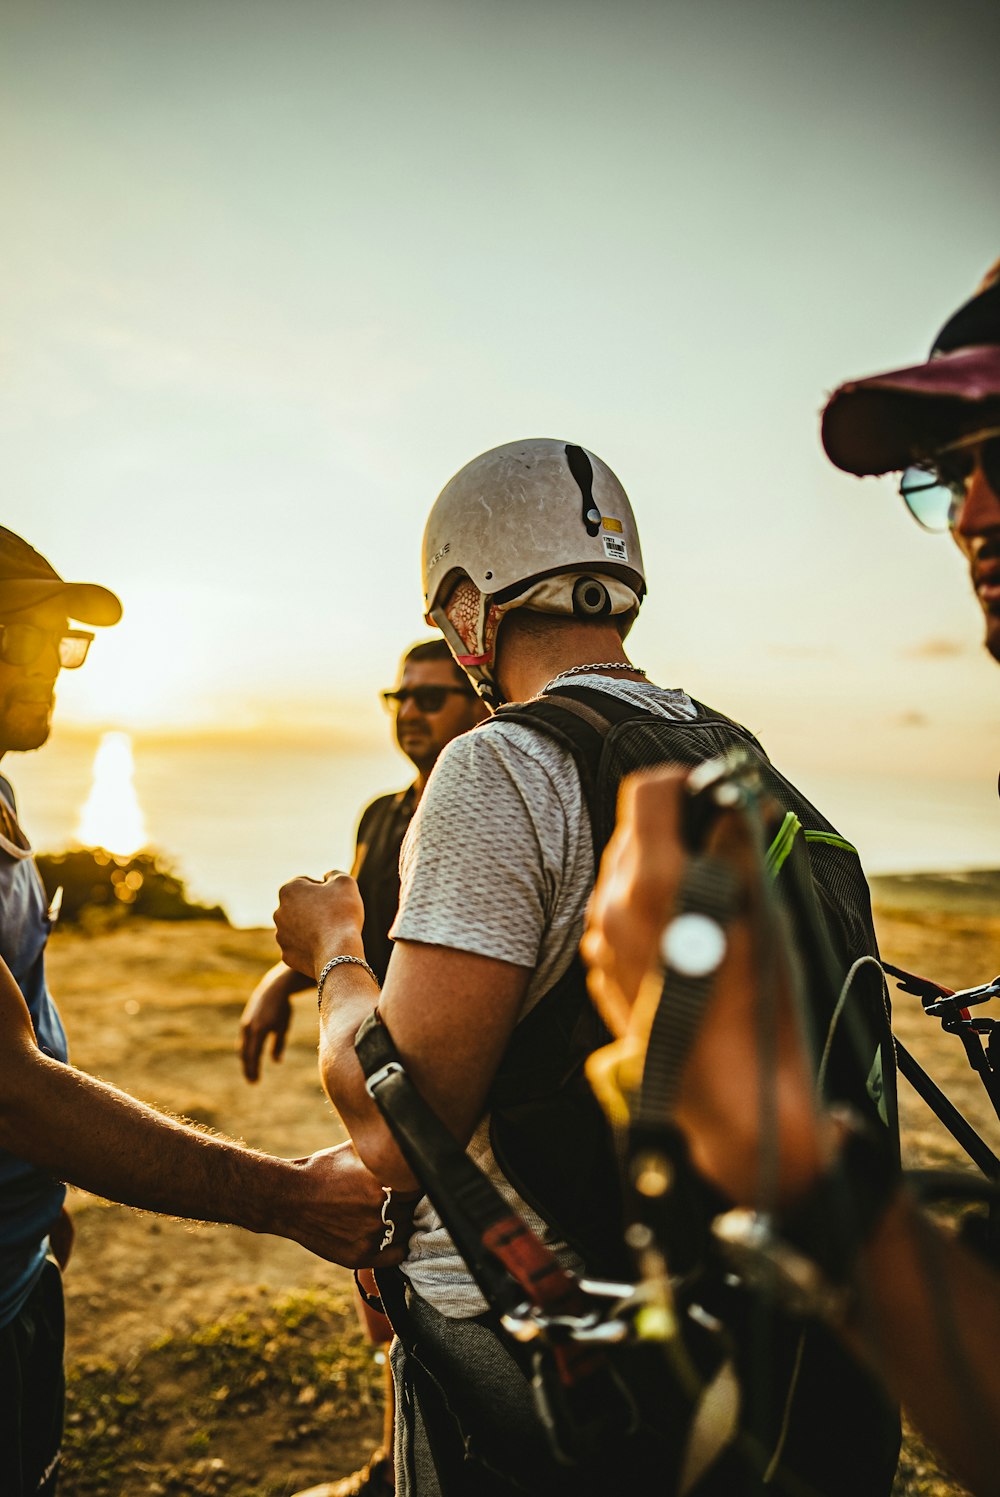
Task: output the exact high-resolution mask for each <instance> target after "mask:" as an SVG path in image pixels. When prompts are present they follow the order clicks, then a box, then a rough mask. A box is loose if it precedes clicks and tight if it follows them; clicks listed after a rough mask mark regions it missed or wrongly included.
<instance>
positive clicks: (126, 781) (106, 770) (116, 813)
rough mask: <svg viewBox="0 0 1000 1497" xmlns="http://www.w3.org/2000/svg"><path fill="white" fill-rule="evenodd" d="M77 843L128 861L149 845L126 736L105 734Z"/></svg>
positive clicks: (133, 764)
mask: <svg viewBox="0 0 1000 1497" xmlns="http://www.w3.org/2000/svg"><path fill="white" fill-rule="evenodd" d="M76 835H77V839H78V841H80V842H82V843H83V844H84V846H86V847H104V848H106V849H107V851H108V852H110V853H114V854H115V855H116V856H117V857H128V856H129V855H130V854H132V853H134V852H137V851H138V850H139V848H140V847H142V846H143V845H144V844H145V841H146V823H145V821H144V819H143V814H142V807H141V806H140V805H139V797H138V796H137V795H136V792H135V763H134V761H133V758H132V740H131V738H130V737H129V735H128V734H127V733H105V734H104V736H103V738H102V739H101V741H100V743H99V744H98V746H97V753H96V754H95V755H94V779H93V783H92V785H91V787H90V794H89V795H88V797H87V800H86V802H85V804H84V806H83V809H82V811H81V812H80V824H79V827H78V828H77V833H76Z"/></svg>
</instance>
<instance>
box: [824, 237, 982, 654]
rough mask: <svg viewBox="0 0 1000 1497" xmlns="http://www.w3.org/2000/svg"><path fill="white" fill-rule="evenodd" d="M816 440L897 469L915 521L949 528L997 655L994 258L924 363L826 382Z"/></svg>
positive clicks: (879, 469) (852, 467) (847, 458)
mask: <svg viewBox="0 0 1000 1497" xmlns="http://www.w3.org/2000/svg"><path fill="white" fill-rule="evenodd" d="M823 445H824V447H825V448H826V451H827V455H828V457H829V458H830V460H831V461H832V462H834V463H835V464H836V465H837V467H838V468H842V469H843V470H844V472H846V473H856V474H858V475H859V476H862V475H864V474H870V473H892V472H897V471H898V472H901V474H902V477H901V480H900V486H899V487H900V493H901V495H902V497H903V499H904V500H905V502H906V504H907V507H908V508H909V510H910V513H911V514H912V515H913V517H914V519H915V520H916V521H917V522H918V524H920V525H922V526H923V527H924V529H926V530H939V531H945V530H950V531H951V533H952V535H953V537H954V539H955V542H956V544H957V545H958V547H959V549H960V550H961V551H962V553H963V554H964V556H965V557H966V559H967V560H968V563H969V571H970V575H971V578H972V586H973V590H974V592H975V594H976V597H977V598H978V600H979V605H980V607H981V608H982V610H983V614H984V617H985V620H986V648H987V649H988V650H989V652H990V654H991V655H992V656H993V657H994V659H996V660H998V661H1000V261H998V262H997V263H996V265H994V266H993V268H992V269H991V270H990V271H989V272H988V273H987V275H986V277H985V278H984V280H983V282H982V284H981V285H980V287H979V290H978V291H977V293H976V295H975V296H974V297H973V298H972V299H971V301H967V302H965V304H964V305H963V306H961V307H960V308H959V309H958V311H957V312H956V313H955V315H954V316H953V317H950V318H949V319H948V321H947V322H946V323H945V325H944V327H943V328H942V329H941V331H940V332H939V333H938V335H937V337H936V338H935V340H934V345H933V347H932V348H931V352H930V357H929V358H928V359H927V361H926V362H925V363H923V364H917V365H916V366H914V367H911V368H906V369H893V370H890V371H889V372H888V373H887V374H875V375H870V376H869V377H868V378H866V379H857V380H850V381H849V382H848V383H847V384H844V385H841V386H840V388H839V389H838V390H835V391H834V393H833V395H832V396H831V397H830V400H829V402H828V404H827V407H826V410H825V411H824V412H823Z"/></svg>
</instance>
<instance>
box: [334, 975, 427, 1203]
mask: <svg viewBox="0 0 1000 1497" xmlns="http://www.w3.org/2000/svg"><path fill="white" fill-rule="evenodd" d="M331 976H332V979H333V980H332V981H331V980H329V979H328V987H327V990H326V991H324V997H323V1007H322V1011H321V1014H320V1045H319V1056H320V1074H321V1076H322V1078H323V1086H324V1087H325V1089H326V1094H327V1096H328V1097H329V1098H330V1101H331V1102H332V1103H333V1105H334V1107H335V1108H336V1109H337V1112H338V1113H339V1115H340V1118H341V1121H342V1122H343V1124H344V1127H345V1128H346V1129H347V1131H348V1133H349V1134H350V1136H351V1140H352V1142H353V1144H354V1146H355V1148H356V1149H357V1151H358V1153H359V1155H360V1156H361V1158H362V1159H363V1160H364V1162H365V1164H366V1165H367V1166H368V1168H369V1169H370V1170H371V1171H372V1173H373V1174H374V1175H375V1176H376V1178H377V1179H379V1180H380V1181H382V1182H383V1183H384V1184H386V1185H391V1186H393V1188H395V1189H402V1190H412V1189H414V1188H415V1187H416V1185H417V1181H416V1180H415V1179H414V1177H413V1175H412V1174H411V1173H410V1172H409V1170H408V1169H407V1168H406V1165H405V1163H404V1162H403V1159H402V1157H401V1155H400V1154H399V1151H398V1149H397V1148H396V1145H395V1143H394V1141H393V1139H392V1135H391V1134H390V1132H389V1130H388V1127H387V1125H386V1123H385V1121H384V1119H383V1118H382V1114H381V1113H380V1112H379V1110H378V1107H377V1106H376V1105H375V1102H374V1101H373V1100H372V1098H371V1097H370V1096H369V1095H368V1093H367V1091H366V1090H365V1079H364V1073H363V1072H362V1070H361V1065H360V1062H359V1061H358V1057H357V1055H356V1054H355V1051H354V1037H355V1035H356V1034H357V1032H358V1030H359V1029H360V1028H361V1025H362V1024H363V1023H364V1021H365V1019H367V1017H368V1015H369V1014H370V1013H371V1011H372V1009H373V1008H374V1007H375V1004H376V1002H377V1000H378V993H377V992H376V991H375V989H374V987H373V985H372V982H371V979H370V978H368V977H367V975H366V974H365V973H364V972H362V971H360V970H359V969H357V968H352V967H351V966H349V965H345V967H344V968H342V969H338V970H337V971H336V972H334V973H333V974H331Z"/></svg>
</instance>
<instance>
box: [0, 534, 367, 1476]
mask: <svg viewBox="0 0 1000 1497" xmlns="http://www.w3.org/2000/svg"><path fill="white" fill-rule="evenodd" d="M71 617H72V618H74V619H79V620H82V621H83V622H84V623H90V624H98V625H109V624H114V623H117V621H118V619H119V618H120V617H121V604H120V603H119V601H118V599H117V598H116V597H115V595H114V594H113V593H111V592H109V591H108V590H107V589H106V588H103V587H98V586H96V585H94V584H91V583H70V582H64V581H63V579H62V578H61V577H60V576H59V574H58V573H57V572H56V571H55V570H54V568H53V567H51V566H50V564H49V563H48V562H47V561H46V560H45V559H44V558H43V557H41V556H40V555H39V554H38V552H37V551H34V550H33V549H32V547H30V546H29V545H28V544H27V543H26V542H25V541H23V540H21V538H20V537H19V536H16V535H14V534H12V532H11V531H9V530H5V529H3V528H2V527H0V757H2V756H3V755H4V754H6V753H8V752H17V753H23V752H26V751H28V750H30V749H37V748H40V747H41V746H42V744H43V743H45V741H46V739H47V738H48V736H49V729H50V726H51V719H52V709H53V705H54V687H55V681H56V677H57V675H58V673H59V671H60V670H61V669H64V670H73V669H75V668H77V667H78V666H81V665H82V664H83V662H84V659H85V657H86V654H87V650H88V648H89V645H90V642H91V640H92V638H93V636H92V635H91V634H90V633H89V632H88V631H86V630H82V629H77V628H70V627H69V618H71ZM49 929H50V921H49V917H48V913H47V911H46V901H45V897H44V892H43V889H42V883H41V880H40V878H39V877H38V872H37V870H36V868H35V865H34V860H33V858H32V853H31V847H30V844H29V842H28V839H27V837H26V836H25V835H24V833H23V831H22V830H21V828H20V826H19V824H18V819H17V811H16V807H15V802H14V795H13V791H12V789H11V787H10V784H9V782H8V781H7V780H6V779H5V778H3V776H0V957H2V960H0V1490H2V1492H3V1494H4V1497H22V1494H25V1497H26V1494H28V1493H36V1492H38V1493H51V1492H54V1491H55V1485H56V1480H57V1475H58V1465H59V1445H60V1438H61V1433H62V1404H63V1373H62V1345H63V1309H62V1285H61V1281H60V1275H59V1269H58V1267H57V1266H56V1264H55V1263H54V1262H53V1261H52V1260H51V1258H50V1257H49V1256H48V1255H49V1253H50V1251H53V1252H55V1253H56V1255H57V1257H58V1258H59V1260H60V1262H64V1261H65V1257H66V1256H67V1255H68V1248H69V1238H70V1232H69V1229H68V1226H67V1225H66V1220H65V1218H64V1216H63V1200H64V1197H65V1193H66V1192H65V1188H64V1186H63V1185H62V1184H61V1183H59V1182H60V1181H61V1180H63V1179H67V1180H70V1181H72V1182H73V1183H75V1184H79V1185H82V1186H83V1187H84V1188H86V1189H88V1190H91V1191H93V1192H94V1193H96V1194H100V1195H104V1196H107V1197H109V1198H110V1199H112V1200H119V1201H123V1202H125V1203H126V1204H128V1205H135V1206H141V1207H144V1208H145V1209H148V1210H153V1211H164V1212H168V1213H170V1214H171V1215H177V1216H186V1217H193V1218H197V1219H202V1220H207V1221H220V1222H231V1223H233V1224H235V1225H240V1226H244V1227H247V1228H249V1229H250V1230H252V1231H259V1232H275V1233H278V1234H280V1235H282V1236H287V1237H291V1238H293V1239H294V1240H295V1241H298V1242H300V1243H302V1244H303V1246H306V1247H308V1248H310V1250H312V1251H314V1252H317V1253H319V1254H320V1255H321V1256H324V1257H327V1258H332V1259H334V1260H335V1261H338V1262H343V1263H349V1264H351V1265H352V1266H353V1265H354V1264H356V1263H366V1264H369V1263H372V1262H377V1261H378V1255H377V1254H376V1253H375V1250H374V1245H375V1243H377V1242H378V1240H379V1238H380V1236H381V1234H382V1231H383V1224H382V1222H381V1219H380V1208H381V1204H382V1200H383V1196H382V1192H381V1189H380V1187H379V1186H378V1185H376V1184H375V1182H374V1181H373V1180H372V1179H371V1177H370V1175H369V1174H368V1172H367V1171H366V1170H365V1169H364V1168H363V1167H362V1166H361V1165H360V1163H359V1162H358V1160H357V1158H356V1156H355V1155H354V1153H353V1151H352V1150H351V1149H350V1148H349V1147H347V1146H342V1147H341V1148H340V1149H334V1150H326V1151H324V1152H323V1153H321V1154H317V1155H313V1156H312V1157H311V1158H310V1159H306V1160H299V1161H290V1160H279V1159H272V1158H271V1157H270V1156H268V1155H266V1154H255V1153H252V1152H251V1151H250V1150H247V1149H243V1148H241V1147H239V1146H238V1145H236V1144H232V1143H230V1142H229V1141H227V1140H225V1139H220V1138H216V1137H209V1136H207V1135H205V1134H203V1133H199V1132H197V1131H196V1130H195V1129H193V1128H186V1127H184V1126H182V1125H180V1124H178V1123H176V1122H174V1121H173V1120H172V1119H170V1118H166V1117H163V1116H162V1115H161V1114H159V1113H156V1112H154V1111H153V1110H152V1109H150V1108H146V1107H144V1106H143V1105H142V1104H141V1103H138V1102H136V1101H134V1099H133V1098H131V1097H129V1096H127V1095H126V1094H125V1093H123V1092H119V1091H116V1090H115V1089H114V1088H113V1087H109V1086H105V1085H104V1084H103V1083H101V1082H98V1081H95V1080H93V1079H92V1078H90V1077H88V1076H84V1075H82V1074H81V1073H80V1072H78V1071H74V1070H73V1069H72V1068H71V1067H70V1066H68V1065H67V1064H65V1062H66V1060H67V1047H66V1036H65V1033H64V1031H63V1027H62V1023H61V1021H60V1018H59V1013H58V1011H57V1009H56V1006H55V1004H54V1002H53V1000H52V997H51V995H50V993H49V991H48V987H47V985H46V980H45V943H46V940H47V937H48V933H49ZM391 1257H392V1254H389V1258H390V1259H391Z"/></svg>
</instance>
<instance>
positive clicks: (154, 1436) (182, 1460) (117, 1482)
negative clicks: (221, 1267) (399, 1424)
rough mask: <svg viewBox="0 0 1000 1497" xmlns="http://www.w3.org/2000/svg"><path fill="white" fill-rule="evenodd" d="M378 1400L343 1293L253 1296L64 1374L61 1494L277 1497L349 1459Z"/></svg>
mask: <svg viewBox="0 0 1000 1497" xmlns="http://www.w3.org/2000/svg"><path fill="white" fill-rule="evenodd" d="M380 1400H381V1392H380V1378H379V1375H378V1371H377V1369H376V1367H375V1366H374V1363H373V1360H372V1354H371V1349H370V1348H369V1347H368V1346H367V1345H366V1344H365V1343H364V1341H363V1339H362V1337H361V1334H360V1331H359V1330H358V1328H357V1323H356V1320H355V1317H354V1312H353V1309H352V1307H351V1304H350V1300H349V1297H348V1296H347V1295H345V1294H344V1293H343V1292H328V1291H318V1290H317V1291H303V1292H298V1293H294V1294H290V1295H288V1296H287V1297H286V1298H284V1299H281V1300H278V1301H277V1302H275V1303H267V1302H266V1301H262V1302H261V1304H260V1306H259V1308H258V1307H256V1306H255V1307H253V1308H248V1309H241V1310H238V1311H236V1312H235V1313H234V1314H232V1315H229V1316H227V1317H226V1318H225V1319H222V1320H217V1321H214V1322H209V1323H204V1324H201V1325H198V1326H196V1327H195V1328H194V1329H193V1330H191V1331H189V1332H188V1333H186V1334H176V1335H169V1336H164V1337H162V1338H161V1339H159V1340H158V1341H155V1342H153V1343H152V1344H151V1345H150V1346H149V1347H148V1348H146V1349H145V1350H144V1351H143V1352H142V1353H141V1354H140V1355H139V1356H138V1357H136V1358H135V1359H134V1360H133V1361H132V1362H131V1363H129V1364H128V1365H126V1366H121V1365H115V1364H113V1363H110V1362H89V1363H86V1364H83V1365H80V1366H77V1367H76V1368H73V1369H71V1371H70V1375H69V1385H68V1391H67V1423H66V1440H65V1445H64V1462H65V1465H64V1474H63V1478H62V1481H61V1483H60V1493H62V1494H64V1497H71V1494H79V1497H84V1494H86V1497H121V1494H122V1493H123V1492H128V1493H129V1494H133V1493H135V1494H139V1493H146V1494H149V1497H164V1494H171V1497H174V1494H180V1493H184V1494H195V1493H198V1494H202V1493H204V1494H213V1497H214V1494H219V1497H222V1494H224V1497H286V1494H288V1493H289V1492H293V1491H295V1490H296V1489H297V1488H298V1487H300V1486H305V1485H308V1484H309V1483H310V1482H311V1481H318V1480H322V1479H325V1478H327V1477H330V1476H333V1475H342V1474H345V1472H346V1471H347V1470H350V1469H351V1466H350V1464H348V1465H346V1466H345V1465H343V1462H344V1460H345V1459H347V1460H348V1461H350V1460H351V1459H352V1456H351V1454H350V1451H351V1449H352V1448H353V1447H355V1446H356V1447H357V1456H356V1459H357V1462H358V1463H359V1464H360V1461H361V1460H363V1459H364V1458H365V1456H366V1455H367V1453H368V1451H369V1449H370V1448H371V1445H372V1443H373V1438H372V1436H373V1433H374V1432H375V1431H377V1427H378V1421H379V1417H380V1412H379V1410H380ZM345 1445H346V1447H347V1448H346V1450H345ZM331 1463H333V1464H331Z"/></svg>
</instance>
